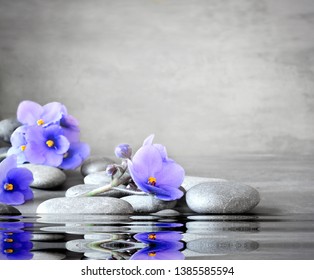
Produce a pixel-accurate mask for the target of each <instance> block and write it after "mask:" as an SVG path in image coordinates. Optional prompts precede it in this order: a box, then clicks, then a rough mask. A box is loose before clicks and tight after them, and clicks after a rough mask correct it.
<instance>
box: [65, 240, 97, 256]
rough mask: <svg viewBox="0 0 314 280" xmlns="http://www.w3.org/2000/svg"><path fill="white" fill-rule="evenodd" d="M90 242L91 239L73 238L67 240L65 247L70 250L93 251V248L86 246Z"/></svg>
mask: <svg viewBox="0 0 314 280" xmlns="http://www.w3.org/2000/svg"><path fill="white" fill-rule="evenodd" d="M90 243H91V240H85V239H75V240H70V241H68V242H67V243H66V244H65V248H66V249H67V250H69V251H71V252H76V253H84V252H86V251H93V249H91V248H89V247H88V245H89V244H90Z"/></svg>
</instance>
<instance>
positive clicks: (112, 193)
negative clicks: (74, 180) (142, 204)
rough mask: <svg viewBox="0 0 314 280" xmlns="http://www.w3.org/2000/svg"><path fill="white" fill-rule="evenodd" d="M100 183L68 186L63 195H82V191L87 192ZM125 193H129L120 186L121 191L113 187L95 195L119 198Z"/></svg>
mask: <svg viewBox="0 0 314 280" xmlns="http://www.w3.org/2000/svg"><path fill="white" fill-rule="evenodd" d="M101 186H102V185H94V184H80V185H76V186H73V187H71V188H69V189H68V190H67V191H66V193H65V196H66V197H77V196H80V195H83V194H84V193H87V192H90V191H92V190H94V189H96V188H98V187H101ZM126 195H129V193H128V192H127V190H126V191H124V190H123V189H122V188H121V191H120V190H115V189H112V190H109V191H107V192H104V193H101V194H99V195H97V196H109V197H117V198H120V197H123V196H126Z"/></svg>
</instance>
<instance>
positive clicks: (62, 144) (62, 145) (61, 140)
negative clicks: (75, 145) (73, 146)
mask: <svg viewBox="0 0 314 280" xmlns="http://www.w3.org/2000/svg"><path fill="white" fill-rule="evenodd" d="M55 140H56V149H55V152H56V153H57V154H59V155H61V154H62V155H63V154H64V153H66V152H67V150H68V149H69V147H70V142H69V141H68V139H67V138H66V137H64V136H63V135H59V136H57V137H56V138H55Z"/></svg>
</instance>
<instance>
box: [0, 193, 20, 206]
mask: <svg viewBox="0 0 314 280" xmlns="http://www.w3.org/2000/svg"><path fill="white" fill-rule="evenodd" d="M0 202H2V203H5V204H9V205H21V204H23V203H24V202H25V199H24V195H23V194H22V193H21V192H2V193H0Z"/></svg>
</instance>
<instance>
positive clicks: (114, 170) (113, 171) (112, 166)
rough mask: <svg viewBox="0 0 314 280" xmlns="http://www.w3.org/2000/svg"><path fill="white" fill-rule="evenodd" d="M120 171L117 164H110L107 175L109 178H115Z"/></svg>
mask: <svg viewBox="0 0 314 280" xmlns="http://www.w3.org/2000/svg"><path fill="white" fill-rule="evenodd" d="M117 171H118V168H117V166H116V165H115V164H109V165H108V166H107V168H106V174H107V175H108V176H114V175H115V174H116V173H117Z"/></svg>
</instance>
